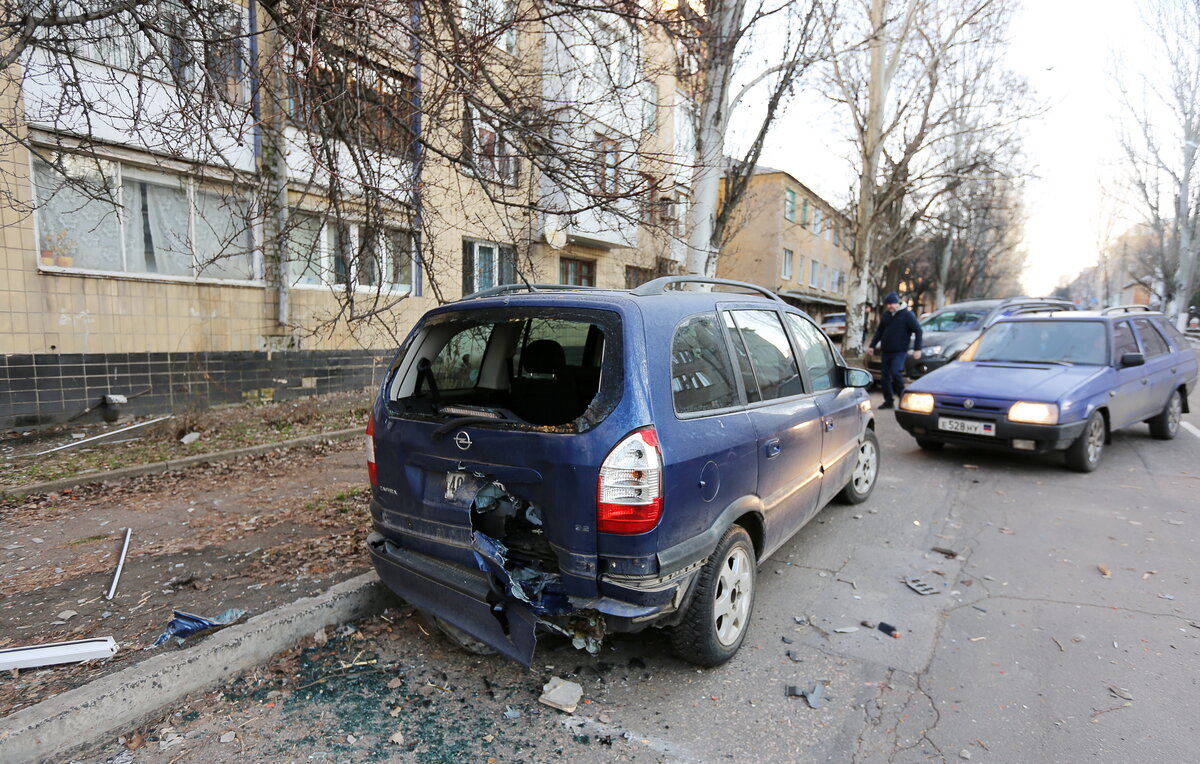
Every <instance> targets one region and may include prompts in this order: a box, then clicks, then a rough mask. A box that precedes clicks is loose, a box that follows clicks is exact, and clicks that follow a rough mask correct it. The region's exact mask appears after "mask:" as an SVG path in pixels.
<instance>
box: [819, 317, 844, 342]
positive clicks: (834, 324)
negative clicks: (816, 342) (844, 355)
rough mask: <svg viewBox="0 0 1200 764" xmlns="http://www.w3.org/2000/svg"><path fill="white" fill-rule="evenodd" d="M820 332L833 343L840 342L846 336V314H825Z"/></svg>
mask: <svg viewBox="0 0 1200 764" xmlns="http://www.w3.org/2000/svg"><path fill="white" fill-rule="evenodd" d="M821 331H823V332H825V334H826V335H827V336H828V337H829V339H831V340H833V341H834V342H841V341H842V338H843V337H845V336H846V314H845V313H826V314H825V317H824V318H822V319H821Z"/></svg>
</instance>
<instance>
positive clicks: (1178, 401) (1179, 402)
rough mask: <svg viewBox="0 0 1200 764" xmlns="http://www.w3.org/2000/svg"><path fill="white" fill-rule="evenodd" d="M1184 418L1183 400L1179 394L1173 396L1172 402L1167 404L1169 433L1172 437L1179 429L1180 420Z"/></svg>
mask: <svg viewBox="0 0 1200 764" xmlns="http://www.w3.org/2000/svg"><path fill="white" fill-rule="evenodd" d="M1182 416H1183V399H1182V398H1180V397H1179V393H1175V394H1173V395H1172V396H1171V402H1170V403H1168V404H1167V432H1168V433H1170V434H1171V436H1174V435H1175V432H1176V431H1177V430H1178V429H1179V420H1180V418H1181V417H1182Z"/></svg>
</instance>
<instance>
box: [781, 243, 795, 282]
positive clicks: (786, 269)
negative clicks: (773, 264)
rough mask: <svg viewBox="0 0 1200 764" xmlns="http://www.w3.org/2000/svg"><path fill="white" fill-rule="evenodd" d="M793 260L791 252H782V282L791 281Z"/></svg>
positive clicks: (786, 250)
mask: <svg viewBox="0 0 1200 764" xmlns="http://www.w3.org/2000/svg"><path fill="white" fill-rule="evenodd" d="M794 259H795V254H794V253H793V252H792V250H790V249H785V250H783V270H782V273H781V274H780V275H782V276H783V280H784V281H791V279H792V260H794Z"/></svg>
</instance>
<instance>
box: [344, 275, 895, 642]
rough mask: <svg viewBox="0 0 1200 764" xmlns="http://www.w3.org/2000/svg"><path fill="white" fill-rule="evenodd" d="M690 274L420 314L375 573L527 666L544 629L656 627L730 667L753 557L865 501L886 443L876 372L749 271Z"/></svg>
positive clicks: (404, 365)
mask: <svg viewBox="0 0 1200 764" xmlns="http://www.w3.org/2000/svg"><path fill="white" fill-rule="evenodd" d="M694 281H697V279H689V278H687V277H667V278H661V279H657V280H654V281H651V282H649V283H647V284H644V285H642V286H640V287H638V288H636V289H633V290H631V291H626V290H602V289H580V288H572V287H536V286H535V287H526V286H519V287H518V286H505V287H497V288H494V289H489V290H485V291H483V292H479V293H477V294H475V295H471V296H469V297H466V298H463V299H462V300H459V301H458V302H454V303H451V304H449V305H444V306H441V307H438V308H435V309H433V310H431V311H430V312H428V313H427V314H426V315H425V316H424V317H423V318H422V319H421V320H420V321H419V322H418V323H417V325H416V326H415V327H414V328H413V330H412V332H411V333H410V334H409V336H408V338H407V339H406V340H405V342H404V344H403V345H402V346H401V348H400V351H399V354H398V356H397V358H396V360H395V362H394V363H393V365H392V367H391V369H390V371H389V372H388V373H387V375H386V376H385V379H384V381H383V384H382V386H381V389H380V392H379V397H378V399H377V401H376V403H375V406H374V409H373V411H372V413H371V417H370V420H369V424H368V428H367V447H368V471H369V474H370V477H371V483H372V492H371V517H372V525H373V532H372V533H371V534H370V536H369V538H368V539H367V546H368V548H369V550H370V553H371V556H372V558H373V561H374V564H375V567H376V569H377V570H378V572H379V575H380V577H381V578H382V579H383V581H384V582H385V583H386V584H387V585H388V586H389V587H390V588H391V589H392V590H393V591H395V592H396V593H397V594H399V595H400V596H402V597H403V598H404V599H405V600H407V601H409V602H411V603H412V604H413V605H415V606H416V607H418V608H420V609H422V610H424V611H426V612H428V613H430V614H432V615H433V616H434V617H435V618H436V619H437V620H438V622H439V624H440V625H442V626H443V628H444V630H446V631H447V633H449V634H450V635H452V636H454V637H456V638H462V639H463V640H464V641H465V638H470V639H474V640H479V641H481V642H483V643H484V644H486V645H488V646H490V647H492V648H493V649H495V650H496V651H498V652H500V653H502V654H504V655H506V656H508V657H510V658H512V659H514V660H517V661H519V662H521V663H522V664H524V665H525V666H529V665H530V661H531V660H532V657H533V651H534V645H535V640H536V635H537V633H538V632H539V631H542V630H548V631H552V632H556V633H559V634H564V635H566V636H568V637H570V638H571V639H572V640H574V641H575V643H576V644H577V645H583V646H586V647H588V648H589V649H597V648H598V646H599V640H600V639H601V638H602V637H603V636H604V635H605V634H606V633H609V632H618V631H624V632H634V631H639V630H641V629H644V628H647V627H649V626H655V627H660V628H667V629H670V632H671V641H672V644H673V646H674V648H675V651H676V652H677V653H678V655H679V656H680V657H681V658H683V659H684V660H687V661H691V662H693V663H695V664H698V665H702V666H714V665H717V664H720V663H722V662H724V661H726V660H728V659H729V658H730V657H732V656H733V654H734V653H735V652H736V651H737V650H738V648H739V647H740V645H741V644H742V640H743V639H744V638H745V636H746V630H747V628H748V626H749V623H750V617H751V612H752V609H753V606H754V600H755V591H756V588H757V583H756V581H757V579H756V570H757V567H758V564H759V563H760V562H761V561H762V560H764V559H766V558H767V557H769V556H770V555H771V554H772V553H773V552H775V550H777V549H778V548H779V547H780V546H781V545H782V544H783V543H784V542H786V541H787V540H788V539H789V538H791V537H792V536H793V535H794V534H795V533H796V532H797V531H798V530H799V529H800V528H801V527H803V526H804V524H805V523H807V522H808V521H809V520H811V519H812V518H813V517H814V516H815V515H816V514H817V512H819V511H820V509H821V508H822V507H824V506H825V505H826V504H827V503H829V502H830V501H831V500H833V499H834V498H841V499H842V500H844V501H847V502H850V503H858V502H862V501H865V500H866V499H867V497H868V496H870V494H871V491H872V489H873V488H874V486H875V482H876V477H877V474H878V470H879V446H878V441H877V440H876V438H875V433H874V426H875V423H874V419H873V416H872V412H871V405H870V399H869V397H868V396H867V393H866V390H865V389H864V388H865V387H866V386H868V385H869V384H870V376H869V375H868V374H867V373H866V372H865V371H863V370H861V369H849V368H847V367H846V365H845V362H844V361H843V360H842V357H841V355H840V354H839V353H838V351H837V349H836V348H834V347H833V346H831V344H830V342H829V340H828V339H827V338H826V337H825V335H823V334H822V333H821V331H820V330H819V329H818V328H817V326H816V324H814V323H813V322H812V321H811V320H810V319H809V318H808V316H806V315H805V314H804V313H802V312H800V311H799V310H797V309H795V308H792V307H791V306H789V305H787V304H786V303H784V302H783V301H782V300H781V299H780V298H779V297H777V296H776V295H775V294H773V293H771V292H769V291H767V290H765V289H763V288H761V287H756V286H753V285H749V284H742V283H740V282H728V281H719V280H703V279H701V280H699V281H704V283H709V284H714V285H717V288H718V289H722V288H724V289H729V288H736V289H737V290H739V291H738V292H736V293H734V292H729V291H712V292H699V291H680V290H677V289H674V287H676V286H678V285H682V284H685V283H687V282H694ZM527 290H528V291H527ZM747 291H749V292H750V294H746V293H745V292H747ZM664 349H669V352H663V351H664Z"/></svg>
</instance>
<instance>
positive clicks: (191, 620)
mask: <svg viewBox="0 0 1200 764" xmlns="http://www.w3.org/2000/svg"><path fill="white" fill-rule="evenodd" d="M245 614H246V611H245V610H239V609H237V608H230V609H229V610H226V611H225V612H224V613H221V614H220V615H219V616H217V617H216V618H205V617H204V616H200V615H193V614H192V613H185V612H183V611H182V610H176V611H174V617H173V618H171V620H170V621H169V622H168V623H167V629H166V631H164V632H163V633H162V634H160V635H159V636H158V639H156V640H154V644H153V645H151V647H158V646H159V645H161V644H162V643H164V642H166V641H167V640H168V639H170V638H171V637H175V641H176V642H177V643H179V644H181V645H182V644H183V638H184V637H190V636H191V635H193V634H199V633H200V632H202V631H208V630H209V629H218V628H221V627H224V626H229V625H230V624H233V623H236V622H237V620H238V619H239V618H241V617H242V616H244V615H245Z"/></svg>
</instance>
